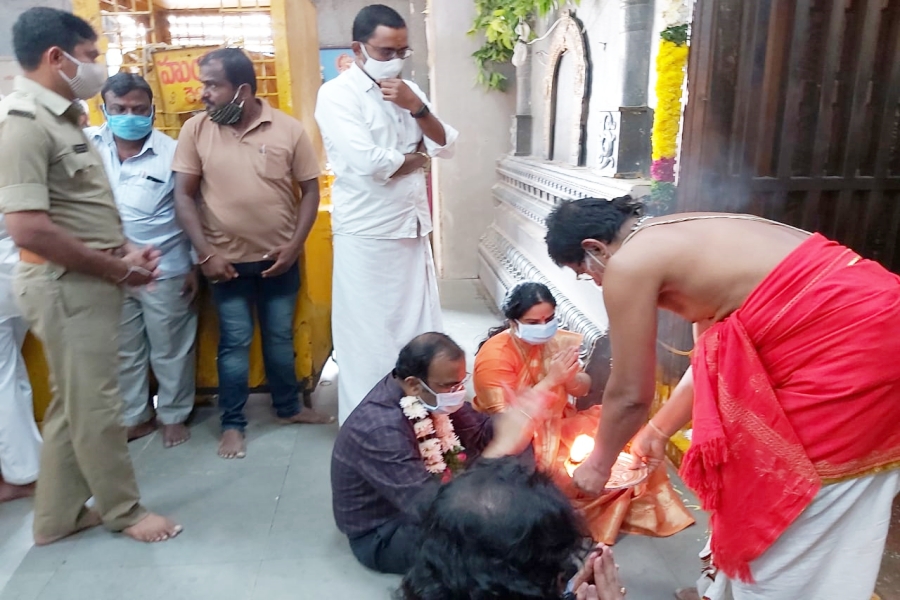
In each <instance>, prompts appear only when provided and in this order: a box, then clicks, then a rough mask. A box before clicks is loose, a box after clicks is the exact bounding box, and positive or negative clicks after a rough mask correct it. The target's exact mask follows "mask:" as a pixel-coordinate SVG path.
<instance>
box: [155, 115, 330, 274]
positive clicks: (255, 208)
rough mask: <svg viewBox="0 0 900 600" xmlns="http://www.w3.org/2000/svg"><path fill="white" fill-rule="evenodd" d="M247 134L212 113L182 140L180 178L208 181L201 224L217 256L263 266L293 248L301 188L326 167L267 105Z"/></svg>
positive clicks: (294, 124)
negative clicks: (267, 258) (277, 249)
mask: <svg viewBox="0 0 900 600" xmlns="http://www.w3.org/2000/svg"><path fill="white" fill-rule="evenodd" d="M259 102H260V103H261V108H262V112H261V113H260V116H259V118H258V119H257V120H256V121H255V122H254V123H252V124H251V125H250V126H249V127H248V128H247V130H246V131H244V132H243V133H238V132H237V131H235V129H234V127H230V126H226V125H217V124H215V123H213V122H212V121H211V120H210V119H209V117H208V116H207V115H206V114H205V113H204V114H200V115H197V116H195V117H193V118H191V119H190V120H189V121H188V122H187V123H185V124H184V127H182V129H181V133H180V134H179V135H178V147H177V148H176V149H175V158H174V160H173V162H172V170H173V171H176V172H180V173H189V174H191V175H199V176H201V180H200V196H201V199H202V202H201V203H200V206H199V210H200V220H201V222H202V223H203V233H204V235H205V236H206V239H207V241H209V243H210V245H212V247H213V248H214V249H215V251H216V253H217V254H219V255H220V256H222V257H223V258H225V259H226V260H229V261H231V262H236V263H241V262H255V261H261V260H264V259H263V256H265V255H266V254H268V253H269V252H271V251H272V250H273V249H274V248H275V247H277V246H280V245H282V244H286V243H288V242H289V241H290V240H291V237H292V236H293V234H294V230H295V229H296V226H297V202H298V196H297V194H298V192H297V191H296V190H295V181H309V180H310V179H315V178H317V177H318V176H319V173H320V168H319V159H318V157H317V156H316V153H315V150H314V149H313V145H312V142H311V141H310V138H309V135H308V134H307V133H306V130H305V129H304V128H303V125H302V124H301V123H300V121H298V120H296V119H294V118H292V117H290V116H288V115H286V114H285V113H283V112H281V111H280V110H276V109H274V108H272V107H271V106H270V105H269V104H268V103H267V102H265V101H262V100H260V101H259Z"/></svg>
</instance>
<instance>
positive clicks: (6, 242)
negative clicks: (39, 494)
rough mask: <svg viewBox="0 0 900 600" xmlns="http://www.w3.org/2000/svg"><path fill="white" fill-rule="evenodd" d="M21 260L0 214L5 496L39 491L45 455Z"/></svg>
mask: <svg viewBox="0 0 900 600" xmlns="http://www.w3.org/2000/svg"><path fill="white" fill-rule="evenodd" d="M18 262H19V249H18V248H16V246H15V244H14V243H13V241H12V238H10V237H9V234H8V233H7V231H6V224H5V223H4V221H3V216H2V215H0V502H6V501H8V500H15V499H16V498H24V497H26V496H33V495H34V482H35V481H37V477H38V468H39V466H40V458H41V435H40V433H38V429H37V427H36V426H35V424H34V406H33V401H32V393H31V382H29V380H28V371H27V370H26V369H25V359H23V358H22V352H21V349H22V342H24V341H25V334H26V333H28V325H27V324H26V323H25V319H24V318H23V317H22V313H21V312H19V308H18V307H17V306H16V301H15V296H14V294H13V290H12V278H13V272H14V271H15V268H16V263H18Z"/></svg>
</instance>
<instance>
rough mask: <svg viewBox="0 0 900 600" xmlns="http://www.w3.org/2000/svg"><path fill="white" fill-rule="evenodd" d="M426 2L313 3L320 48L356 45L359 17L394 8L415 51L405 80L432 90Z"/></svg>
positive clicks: (331, 0)
mask: <svg viewBox="0 0 900 600" xmlns="http://www.w3.org/2000/svg"><path fill="white" fill-rule="evenodd" d="M426 1H427V0H313V4H315V5H316V14H317V21H318V27H319V45H320V46H321V47H323V48H326V47H330V48H347V47H349V46H350V42H351V41H353V40H352V34H351V32H352V30H353V19H354V18H355V17H356V14H357V13H358V12H359V11H360V10H362V9H363V8H364V7H366V6H368V5H370V4H384V5H386V6H390V7H391V8H393V9H394V10H396V11H397V12H398V13H400V16H402V17H403V19H404V20H405V21H406V25H407V27H408V28H409V46H410V48H412V49H413V56H412V58H411V59H410V60H409V66H408V67H407V72H406V73H404V76H406V77H407V78H409V79H412V80H413V81H415V82H416V83H417V84H418V85H419V87H421V88H422V89H423V90H424V89H428V48H427V46H426V41H425V39H426V38H425V17H424V13H425V7H426ZM447 1H448V0H444V2H447ZM454 3H455V2H454Z"/></svg>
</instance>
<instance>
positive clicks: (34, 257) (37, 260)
mask: <svg viewBox="0 0 900 600" xmlns="http://www.w3.org/2000/svg"><path fill="white" fill-rule="evenodd" d="M19 260H20V261H22V262H23V263H28V264H31V265H42V264H44V263H45V262H47V259H46V258H44V257H43V256H41V255H40V254H35V253H34V252H32V251H31V250H22V249H20V250H19Z"/></svg>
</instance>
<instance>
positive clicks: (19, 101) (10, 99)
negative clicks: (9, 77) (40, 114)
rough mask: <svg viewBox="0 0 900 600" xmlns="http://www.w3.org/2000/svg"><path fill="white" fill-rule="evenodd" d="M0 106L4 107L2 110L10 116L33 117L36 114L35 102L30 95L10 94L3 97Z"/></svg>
mask: <svg viewBox="0 0 900 600" xmlns="http://www.w3.org/2000/svg"><path fill="white" fill-rule="evenodd" d="M0 106H2V107H3V108H4V109H5V110H3V111H2V112H5V113H6V114H7V115H9V116H10V117H24V118H26V119H34V118H35V116H36V114H37V104H36V103H35V101H34V98H32V97H31V96H23V95H21V94H11V95H9V96H7V97H6V98H4V99H3V102H2V103H0Z"/></svg>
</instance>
